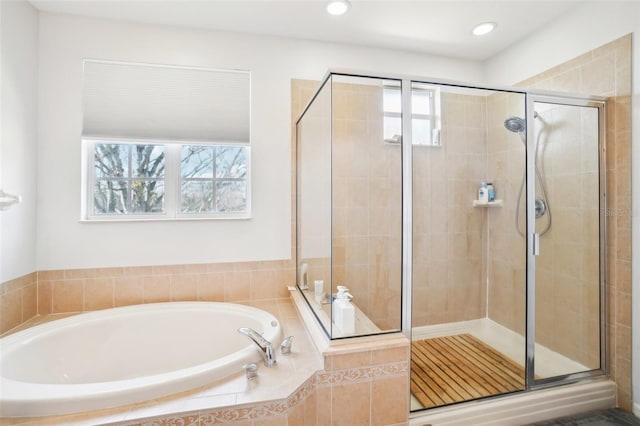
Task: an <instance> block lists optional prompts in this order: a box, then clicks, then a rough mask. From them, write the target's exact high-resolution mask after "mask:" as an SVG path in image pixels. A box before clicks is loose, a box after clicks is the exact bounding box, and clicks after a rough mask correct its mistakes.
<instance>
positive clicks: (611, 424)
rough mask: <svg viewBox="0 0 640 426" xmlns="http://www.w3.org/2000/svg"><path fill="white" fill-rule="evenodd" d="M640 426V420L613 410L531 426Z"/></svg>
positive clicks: (593, 412)
mask: <svg viewBox="0 0 640 426" xmlns="http://www.w3.org/2000/svg"><path fill="white" fill-rule="evenodd" d="M619 425H622V426H640V419H639V418H638V417H636V416H634V415H633V414H630V413H627V412H625V411H622V410H619V409H617V408H611V409H609V410H597V411H590V412H588V413H584V414H578V415H575V416H569V417H561V418H558V419H554V420H548V421H546V422H540V423H532V424H531V425H529V426H619Z"/></svg>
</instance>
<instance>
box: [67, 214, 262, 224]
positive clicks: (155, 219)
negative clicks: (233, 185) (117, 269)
mask: <svg viewBox="0 0 640 426" xmlns="http://www.w3.org/2000/svg"><path fill="white" fill-rule="evenodd" d="M250 219H251V216H250V215H246V216H198V217H189V216H187V217H165V216H162V217H127V218H117V217H108V218H89V219H80V221H79V222H80V223H89V224H91V223H120V222H194V221H195V222H199V221H218V220H250Z"/></svg>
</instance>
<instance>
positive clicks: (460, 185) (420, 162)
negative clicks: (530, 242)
mask: <svg viewBox="0 0 640 426" xmlns="http://www.w3.org/2000/svg"><path fill="white" fill-rule="evenodd" d="M441 109H442V113H441V115H442V135H441V139H442V145H441V146H437V147H433V146H414V148H413V176H414V177H413V308H412V317H413V318H412V320H413V326H414V327H419V326H424V325H433V324H441V323H449V322H457V321H466V320H471V319H477V318H483V317H484V316H485V315H486V312H485V311H486V302H485V301H486V278H485V277H486V263H487V262H486V255H487V253H486V252H487V244H486V241H487V229H486V215H487V213H488V211H487V209H485V208H474V207H473V205H472V201H473V200H474V199H476V198H477V190H478V185H479V183H480V182H481V181H483V180H487V178H488V176H487V121H486V97H485V96H473V95H467V94H454V93H442V96H441Z"/></svg>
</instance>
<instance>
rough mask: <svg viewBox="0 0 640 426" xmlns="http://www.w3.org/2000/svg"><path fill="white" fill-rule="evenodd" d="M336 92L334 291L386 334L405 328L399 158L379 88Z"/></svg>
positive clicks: (353, 86)
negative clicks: (344, 291) (346, 293)
mask: <svg viewBox="0 0 640 426" xmlns="http://www.w3.org/2000/svg"><path fill="white" fill-rule="evenodd" d="M366 83H368V82H366V81H363V82H360V81H359V80H358V79H355V80H353V82H349V83H339V82H334V83H333V85H332V89H333V90H332V156H331V159H332V165H331V170H332V211H333V215H332V230H333V241H332V245H333V280H334V281H333V284H334V286H335V285H341V284H344V285H346V286H347V287H349V289H350V292H351V294H353V296H354V303H356V304H357V305H358V307H360V309H362V311H363V312H364V313H365V314H366V315H367V316H368V317H369V318H370V319H371V320H372V321H373V322H374V323H375V324H376V325H377V326H378V327H379V328H381V329H383V330H385V329H386V330H388V329H399V328H400V317H401V312H400V307H401V302H400V298H401V292H402V288H401V286H402V284H401V277H402V197H401V191H402V183H401V182H402V158H401V151H400V146H398V145H394V144H386V143H385V142H384V137H383V126H382V113H383V112H382V87H381V85H380V84H379V83H378V84H376V85H369V84H366Z"/></svg>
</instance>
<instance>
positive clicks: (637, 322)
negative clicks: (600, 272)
mask: <svg viewBox="0 0 640 426" xmlns="http://www.w3.org/2000/svg"><path fill="white" fill-rule="evenodd" d="M629 33H634V37H633V38H634V40H633V58H632V61H633V62H632V63H633V64H634V67H633V95H632V96H633V98H632V108H633V109H632V138H633V141H632V144H633V146H632V197H633V207H632V212H633V213H632V214H633V217H632V228H633V247H632V253H633V254H632V271H633V272H632V295H633V307H632V309H633V324H632V327H633V330H634V332H633V355H632V357H633V359H632V366H633V374H632V385H633V391H632V392H633V399H634V413H635V414H636V415H637V416H640V333H638V330H640V41H639V40H638V34H640V3H638V2H622V1H608V2H605V1H602V2H589V3H586V4H584V5H582V6H581V7H579V8H577V10H572V12H571V13H570V14H568V15H566V16H564V17H561V18H560V19H558V20H556V21H555V22H553V23H551V24H549V25H547V26H545V27H544V28H541V29H540V30H539V31H538V32H536V34H534V35H533V36H530V37H528V38H526V39H524V40H522V41H521V42H520V43H518V44H517V45H514V46H512V47H511V48H509V49H507V50H505V51H504V52H502V53H501V54H499V55H497V56H495V57H494V58H492V59H491V60H489V61H487V62H486V63H485V70H484V73H485V81H486V82H487V83H492V84H515V83H517V82H519V81H522V80H524V79H526V78H528V77H531V76H533V75H536V74H538V73H540V72H542V71H544V70H546V69H549V68H551V67H553V66H555V65H558V64H560V63H562V62H565V61H567V60H569V59H572V58H574V57H576V56H578V55H581V54H583V53H585V52H587V51H589V50H592V49H594V48H596V47H599V46H601V45H603V44H606V43H608V42H610V41H613V40H615V39H617V38H620V37H622V36H624V35H626V34H629Z"/></svg>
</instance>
